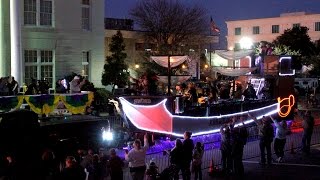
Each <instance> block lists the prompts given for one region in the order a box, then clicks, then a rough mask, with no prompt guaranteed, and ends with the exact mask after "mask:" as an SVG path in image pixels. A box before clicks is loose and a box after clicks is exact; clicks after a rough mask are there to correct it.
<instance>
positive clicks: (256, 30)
mask: <svg viewBox="0 0 320 180" xmlns="http://www.w3.org/2000/svg"><path fill="white" fill-rule="evenodd" d="M252 33H253V34H260V27H259V26H253V28H252Z"/></svg>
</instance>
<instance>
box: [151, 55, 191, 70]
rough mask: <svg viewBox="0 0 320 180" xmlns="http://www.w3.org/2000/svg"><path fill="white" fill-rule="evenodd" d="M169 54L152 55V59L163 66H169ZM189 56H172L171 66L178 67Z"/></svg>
mask: <svg viewBox="0 0 320 180" xmlns="http://www.w3.org/2000/svg"><path fill="white" fill-rule="evenodd" d="M168 58H169V56H151V59H152V60H153V61H154V62H156V63H157V64H159V65H160V66H162V67H166V68H168ZM188 58H189V57H188V56H170V67H177V66H179V65H180V64H182V63H183V62H184V61H186V60H187V59H188Z"/></svg>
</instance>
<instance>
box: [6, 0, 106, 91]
mask: <svg viewBox="0 0 320 180" xmlns="http://www.w3.org/2000/svg"><path fill="white" fill-rule="evenodd" d="M104 35H105V33H104V0H94V1H93V0H10V1H9V0H0V77H3V76H9V75H12V76H14V77H15V79H16V80H17V81H18V82H19V83H20V84H22V83H29V82H30V80H31V78H35V79H48V80H49V82H50V83H51V84H52V86H53V87H54V85H55V81H56V80H57V79H58V78H62V77H64V76H66V75H69V74H71V72H75V73H77V74H82V75H84V76H87V78H88V79H89V80H90V81H92V82H93V83H94V84H95V86H98V87H99V86H101V73H102V71H103V65H104V62H105V60H104V59H105V55H104Z"/></svg>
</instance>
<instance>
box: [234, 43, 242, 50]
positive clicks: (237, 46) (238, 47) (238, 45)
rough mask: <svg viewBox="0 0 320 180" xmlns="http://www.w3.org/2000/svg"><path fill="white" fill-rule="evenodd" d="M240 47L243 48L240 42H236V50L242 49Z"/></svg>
mask: <svg viewBox="0 0 320 180" xmlns="http://www.w3.org/2000/svg"><path fill="white" fill-rule="evenodd" d="M240 49H241V45H240V43H235V44H234V50H235V51H238V50H240Z"/></svg>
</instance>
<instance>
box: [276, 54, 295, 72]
mask: <svg viewBox="0 0 320 180" xmlns="http://www.w3.org/2000/svg"><path fill="white" fill-rule="evenodd" d="M284 60H289V61H290V63H289V64H290V65H291V61H292V58H291V57H290V56H288V57H281V58H280V59H279V65H280V69H279V76H293V75H295V74H296V70H295V69H293V70H291V73H285V74H282V73H281V62H282V61H284ZM290 68H291V67H290Z"/></svg>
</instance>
